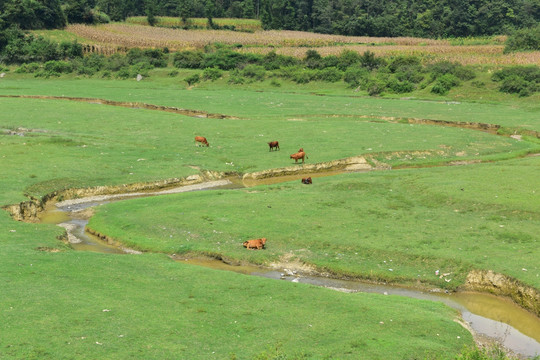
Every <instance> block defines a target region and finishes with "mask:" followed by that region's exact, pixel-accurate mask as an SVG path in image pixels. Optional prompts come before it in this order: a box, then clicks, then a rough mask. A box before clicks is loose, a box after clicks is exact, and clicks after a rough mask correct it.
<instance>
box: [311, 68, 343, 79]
mask: <svg viewBox="0 0 540 360" xmlns="http://www.w3.org/2000/svg"><path fill="white" fill-rule="evenodd" d="M313 75H314V77H315V79H316V80H320V81H326V82H336V81H339V80H341V79H342V78H343V71H341V70H339V69H338V68H336V67H329V68H326V69H322V70H315V72H314V74H313Z"/></svg>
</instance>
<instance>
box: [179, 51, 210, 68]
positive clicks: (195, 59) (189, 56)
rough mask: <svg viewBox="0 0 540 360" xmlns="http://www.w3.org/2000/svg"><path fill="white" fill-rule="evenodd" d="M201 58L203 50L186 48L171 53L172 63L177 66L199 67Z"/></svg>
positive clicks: (200, 66) (202, 57)
mask: <svg viewBox="0 0 540 360" xmlns="http://www.w3.org/2000/svg"><path fill="white" fill-rule="evenodd" d="M203 59H204V53H203V52H201V51H191V50H186V51H181V52H177V53H175V54H174V55H173V64H174V66H175V67H177V68H185V69H200V68H202V64H203Z"/></svg>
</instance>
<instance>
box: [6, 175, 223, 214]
mask: <svg viewBox="0 0 540 360" xmlns="http://www.w3.org/2000/svg"><path fill="white" fill-rule="evenodd" d="M229 175H231V174H226V173H220V172H214V171H204V172H201V173H200V174H196V175H191V176H188V177H186V178H173V179H167V180H161V181H154V182H148V183H134V184H122V185H116V186H96V187H90V188H79V189H66V190H59V191H54V192H52V193H49V194H47V195H45V196H43V197H42V198H41V199H37V198H35V197H30V200H29V201H24V202H21V203H19V204H13V205H7V206H4V207H3V209H4V210H6V211H8V212H9V213H10V214H11V217H12V218H13V219H14V220H17V221H25V222H38V221H39V215H40V214H41V213H42V212H43V211H44V210H45V208H46V206H47V204H48V203H50V202H55V203H56V202H60V201H61V200H62V201H63V200H70V199H83V198H89V197H93V196H109V195H128V194H132V193H136V192H151V191H157V190H163V189H168V188H172V187H179V186H187V185H193V184H200V183H202V182H204V181H211V180H219V179H223V178H224V177H226V176H229Z"/></svg>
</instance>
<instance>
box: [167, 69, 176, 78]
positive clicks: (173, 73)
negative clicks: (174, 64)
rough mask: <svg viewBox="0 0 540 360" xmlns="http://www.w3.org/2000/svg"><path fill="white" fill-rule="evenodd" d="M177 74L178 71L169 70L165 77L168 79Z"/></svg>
mask: <svg viewBox="0 0 540 360" xmlns="http://www.w3.org/2000/svg"><path fill="white" fill-rule="evenodd" d="M178 74H179V72H178V70H171V71H169V73H168V74H167V75H169V76H170V77H175V76H177V75H178Z"/></svg>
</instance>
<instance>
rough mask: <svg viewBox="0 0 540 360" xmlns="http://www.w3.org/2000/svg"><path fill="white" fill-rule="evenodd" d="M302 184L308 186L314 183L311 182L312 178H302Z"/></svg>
mask: <svg viewBox="0 0 540 360" xmlns="http://www.w3.org/2000/svg"><path fill="white" fill-rule="evenodd" d="M302 184H306V185H309V184H313V182H312V181H311V176H310V177H307V178H302Z"/></svg>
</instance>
